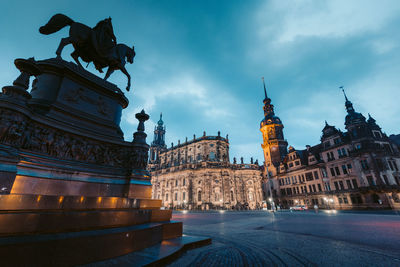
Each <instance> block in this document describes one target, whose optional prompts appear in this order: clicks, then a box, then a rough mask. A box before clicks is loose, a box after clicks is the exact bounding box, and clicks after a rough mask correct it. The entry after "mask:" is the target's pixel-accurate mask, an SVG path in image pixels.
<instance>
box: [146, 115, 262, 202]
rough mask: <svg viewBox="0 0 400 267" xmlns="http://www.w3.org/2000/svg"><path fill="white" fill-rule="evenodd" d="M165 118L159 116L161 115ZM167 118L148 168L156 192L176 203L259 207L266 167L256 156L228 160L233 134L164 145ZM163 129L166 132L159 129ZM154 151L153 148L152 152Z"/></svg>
mask: <svg viewBox="0 0 400 267" xmlns="http://www.w3.org/2000/svg"><path fill="white" fill-rule="evenodd" d="M160 120H161V119H160ZM161 127H163V122H162V121H161V122H160V121H159V122H158V126H157V127H156V129H155V131H154V142H153V143H152V146H151V148H150V151H151V152H150V160H149V165H148V166H149V170H150V172H151V176H152V185H153V191H152V192H153V196H152V197H153V198H154V199H161V200H162V201H163V202H162V203H163V204H162V205H163V206H164V207H166V208H174V209H178V208H180V209H201V210H207V209H259V208H261V205H262V199H263V198H262V190H261V186H262V171H261V168H260V166H259V165H258V161H255V162H253V159H251V162H250V163H249V164H245V163H244V162H243V158H241V161H240V163H237V162H236V159H234V162H233V163H230V162H229V140H228V136H227V137H226V138H224V137H222V136H221V135H220V133H219V132H218V135H217V136H207V135H206V133H205V132H204V134H203V136H201V137H199V138H196V136H193V139H192V140H189V141H188V140H187V139H186V140H185V142H183V143H181V142H180V141H178V144H177V145H175V146H174V144H173V143H172V144H171V147H170V148H166V147H165V144H164V142H158V141H157V140H164V134H165V127H163V129H164V131H160V129H161ZM161 132H162V136H160V133H161ZM152 151H153V152H152Z"/></svg>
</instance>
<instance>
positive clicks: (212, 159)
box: [210, 151, 215, 161]
mask: <svg viewBox="0 0 400 267" xmlns="http://www.w3.org/2000/svg"><path fill="white" fill-rule="evenodd" d="M210 160H211V161H214V160H215V153H214V152H212V151H211V152H210Z"/></svg>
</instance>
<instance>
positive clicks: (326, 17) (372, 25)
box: [259, 0, 400, 42]
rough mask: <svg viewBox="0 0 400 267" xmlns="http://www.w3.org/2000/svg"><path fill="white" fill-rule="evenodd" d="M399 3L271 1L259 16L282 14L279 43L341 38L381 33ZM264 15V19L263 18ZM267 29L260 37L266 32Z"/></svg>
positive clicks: (266, 29)
mask: <svg viewBox="0 0 400 267" xmlns="http://www.w3.org/2000/svg"><path fill="white" fill-rule="evenodd" d="M399 11H400V4H399V2H398V1H391V0H386V1H365V0H358V1H355V0H353V1H345V0H335V1H311V0H309V1H272V2H270V3H267V4H266V5H265V7H264V9H261V12H260V15H259V17H261V18H262V17H265V14H266V13H267V12H268V13H270V14H271V13H273V12H277V13H279V14H280V15H281V18H282V20H281V23H282V26H281V32H280V34H279V36H278V38H277V41H278V42H291V41H294V40H295V39H296V38H298V37H316V36H317V37H322V38H344V37H347V36H351V35H355V34H363V33H365V32H375V31H378V30H380V29H381V28H382V27H383V26H384V25H385V24H386V23H387V22H388V21H390V20H391V19H393V18H394V17H395V16H397V15H398V13H399ZM262 14H264V16H263V15H262ZM268 28H269V27H268V26H267V27H261V28H260V31H259V34H260V35H265V34H266V33H268V32H269V31H268Z"/></svg>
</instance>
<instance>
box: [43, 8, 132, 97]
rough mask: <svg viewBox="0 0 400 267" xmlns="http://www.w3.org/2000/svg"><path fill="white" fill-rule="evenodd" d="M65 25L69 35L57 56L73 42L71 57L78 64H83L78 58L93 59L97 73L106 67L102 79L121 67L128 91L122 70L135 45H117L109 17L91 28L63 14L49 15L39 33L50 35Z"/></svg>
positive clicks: (124, 70)
mask: <svg viewBox="0 0 400 267" xmlns="http://www.w3.org/2000/svg"><path fill="white" fill-rule="evenodd" d="M65 26H70V28H69V36H68V37H66V38H62V39H61V42H60V45H59V46H58V49H57V51H56V54H57V58H60V59H61V52H62V50H63V48H64V46H66V45H68V44H72V45H73V46H74V49H75V50H74V51H73V52H72V53H71V56H72V58H73V59H74V60H75V62H76V63H77V64H78V66H80V67H82V64H81V63H80V62H79V57H80V58H81V59H82V60H83V61H85V62H87V63H90V62H93V64H94V66H95V67H96V69H97V70H98V71H99V72H100V73H103V70H102V69H103V68H105V67H108V70H107V73H106V75H105V77H104V80H107V79H108V77H110V75H111V74H112V73H113V72H114V71H115V70H121V71H122V72H123V73H124V74H125V75H126V77H127V78H128V85H127V87H126V90H127V91H129V89H130V86H131V76H130V75H129V73H128V72H127V71H126V69H125V64H126V61H125V58H126V60H127V61H128V62H129V63H131V64H132V63H133V58H134V57H135V54H136V53H135V47H134V46H132V48H130V47H129V46H127V45H125V44H117V38H116V37H115V35H114V30H113V26H112V23H111V18H108V19H104V20H102V21H100V22H98V23H97V25H96V26H95V27H94V28H90V27H88V26H86V25H84V24H82V23H79V22H75V21H73V20H72V19H70V18H69V17H67V16H65V15H63V14H56V15H54V16H53V17H51V18H50V20H49V22H47V24H46V25H44V26H42V27H40V29H39V32H40V33H42V34H46V35H47V34H52V33H55V32H57V31H59V30H61V29H62V28H64V27H65ZM82 68H83V67H82Z"/></svg>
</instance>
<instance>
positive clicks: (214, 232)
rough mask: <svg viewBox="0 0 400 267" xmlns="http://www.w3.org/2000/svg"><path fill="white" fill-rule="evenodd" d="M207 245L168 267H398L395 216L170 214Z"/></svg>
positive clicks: (398, 221)
mask: <svg viewBox="0 0 400 267" xmlns="http://www.w3.org/2000/svg"><path fill="white" fill-rule="evenodd" d="M173 220H177V221H182V222H183V223H184V234H187V235H202V236H210V237H212V239H213V243H212V245H209V246H205V247H202V248H198V249H193V250H189V251H187V252H185V253H184V254H183V255H182V257H180V258H179V259H177V260H176V261H174V262H173V263H171V264H170V266H353V267H354V266H400V215H399V214H396V213H395V212H392V213H389V212H375V213H367V212H336V213H333V212H332V213H327V212H325V211H320V212H318V213H315V212H314V211H298V212H285V211H282V212H278V213H275V214H274V213H270V212H266V211H247V212H230V211H225V212H218V211H217V212H187V213H184V212H174V214H173Z"/></svg>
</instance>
